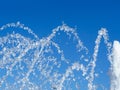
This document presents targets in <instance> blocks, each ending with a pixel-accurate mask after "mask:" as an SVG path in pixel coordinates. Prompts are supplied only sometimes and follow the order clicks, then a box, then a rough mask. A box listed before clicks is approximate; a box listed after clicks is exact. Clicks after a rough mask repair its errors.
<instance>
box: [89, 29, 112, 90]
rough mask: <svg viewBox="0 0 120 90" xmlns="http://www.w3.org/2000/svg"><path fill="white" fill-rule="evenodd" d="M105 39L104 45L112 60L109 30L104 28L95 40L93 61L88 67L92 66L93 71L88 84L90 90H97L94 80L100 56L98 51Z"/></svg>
mask: <svg viewBox="0 0 120 90" xmlns="http://www.w3.org/2000/svg"><path fill="white" fill-rule="evenodd" d="M102 37H103V38H104V43H105V44H106V46H107V50H108V58H109V60H110V57H109V55H110V51H111V47H112V44H111V43H110V42H108V41H109V38H108V34H107V30H106V29H105V28H102V29H101V30H100V31H99V32H98V36H97V38H96V40H95V47H94V53H93V60H92V61H91V62H90V64H89V65H88V66H91V71H90V75H89V83H88V89H89V90H95V86H94V85H93V80H94V73H95V71H94V70H95V67H96V61H97V56H98V51H99V45H100V42H101V38H102Z"/></svg>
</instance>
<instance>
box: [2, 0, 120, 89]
mask: <svg viewBox="0 0 120 90" xmlns="http://www.w3.org/2000/svg"><path fill="white" fill-rule="evenodd" d="M17 21H20V22H21V23H24V24H25V25H26V26H28V27H30V28H31V29H32V30H33V32H34V33H36V34H37V35H38V36H39V37H40V38H42V37H46V36H48V35H49V34H51V32H52V29H54V28H56V27H57V26H58V25H62V22H64V23H66V24H67V25H68V26H70V27H73V28H77V30H76V31H77V33H78V36H79V37H80V39H81V41H82V42H83V43H84V45H85V46H86V47H87V48H88V49H89V52H90V55H92V53H93V50H94V49H93V48H94V46H95V44H94V42H95V39H96V37H97V35H98V30H100V29H101V28H102V27H103V28H106V29H107V30H108V34H109V38H110V41H111V42H113V40H118V41H120V35H119V33H120V1H119V0H51V1H50V0H12V1H11V0H10V1H8V0H1V1H0V26H2V25H4V24H6V23H11V22H17ZM63 36H64V35H63ZM58 40H59V38H58ZM64 42H66V41H65V40H63V42H62V43H64ZM100 45H101V46H100V50H99V51H100V52H99V55H98V62H97V68H96V72H99V69H103V71H105V72H108V71H107V70H108V67H109V62H107V61H105V59H107V58H106V50H105V49H106V48H105V45H104V43H103V40H102V43H101V44H100ZM68 50H69V49H67V50H66V53H67V54H68V57H69V56H71V54H74V53H71V52H72V51H71V52H70V51H69V53H68V52H67V51H68ZM74 57H76V56H73V57H72V59H73V58H74ZM102 61H103V62H102ZM101 75H102V74H101ZM105 75H107V73H106V74H104V75H102V76H101V78H99V79H96V80H95V83H99V82H100V80H103V81H101V82H100V83H102V84H104V85H105V87H107V88H108V87H109V86H110V85H109V83H104V82H105V81H109V78H106V77H107V76H105ZM100 90H101V89H100ZM107 90H109V89H107Z"/></svg>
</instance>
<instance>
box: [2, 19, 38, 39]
mask: <svg viewBox="0 0 120 90" xmlns="http://www.w3.org/2000/svg"><path fill="white" fill-rule="evenodd" d="M10 27H14V28H21V29H23V30H27V31H28V33H30V34H31V35H33V36H34V37H35V38H36V39H39V38H38V36H37V35H36V34H35V33H34V32H33V31H32V30H31V29H30V28H29V27H27V26H25V25H24V24H21V23H20V22H19V21H18V22H17V23H8V24H6V25H3V26H2V27H1V28H0V30H1V31H2V30H4V29H6V28H10Z"/></svg>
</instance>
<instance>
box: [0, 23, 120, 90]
mask: <svg viewBox="0 0 120 90" xmlns="http://www.w3.org/2000/svg"><path fill="white" fill-rule="evenodd" d="M9 28H14V30H17V29H18V28H19V29H21V30H23V32H24V30H25V31H27V33H28V35H32V36H33V37H34V38H32V39H31V38H29V37H26V36H25V35H23V34H20V33H19V31H18V32H17V33H16V31H13V32H12V33H9V32H7V33H8V34H6V35H3V36H1V35H0V89H1V90H68V89H69V90H79V89H80V88H82V86H83V88H84V87H88V90H96V86H95V85H94V80H95V67H96V61H97V56H98V52H99V47H100V42H101V39H102V37H103V39H104V43H105V45H106V47H107V51H108V59H109V62H110V63H111V67H110V68H111V69H112V76H111V77H112V79H111V86H110V87H111V90H119V89H120V87H119V86H118V85H117V83H120V80H119V79H120V78H119V77H120V71H119V68H120V67H119V63H120V58H119V51H120V50H119V47H120V46H119V43H118V42H116V41H115V42H114V45H113V53H112V54H111V51H112V44H111V42H109V37H108V33H107V30H106V29H104V28H102V29H101V30H99V32H98V36H97V39H96V41H95V47H94V53H93V55H92V56H91V58H88V57H90V56H87V54H88V53H89V52H88V49H87V48H86V47H85V46H84V44H83V43H82V41H81V40H80V38H79V36H78V34H77V32H76V30H75V29H74V28H70V27H69V26H67V25H65V24H63V25H61V26H58V27H57V28H55V29H53V31H52V33H51V34H50V35H49V36H48V37H43V38H42V39H39V37H38V36H37V35H36V34H35V33H34V32H33V31H32V30H31V29H30V28H29V27H26V26H25V25H24V24H21V23H20V22H17V23H9V24H6V25H3V26H2V27H1V28H0V32H2V31H4V30H6V29H9ZM58 33H65V34H66V36H68V37H69V39H70V40H71V41H70V43H71V42H74V41H75V42H76V43H75V48H76V50H77V53H76V54H78V55H79V57H82V58H80V59H78V60H75V61H74V62H72V63H71V62H70V60H71V61H72V59H70V58H66V55H65V54H64V51H65V50H64V49H62V47H61V45H60V44H58V43H57V41H55V39H54V38H57V34H58ZM72 38H74V40H72ZM117 48H118V49H117ZM83 51H84V52H85V53H82V52H83ZM85 54H86V55H85ZM82 61H84V62H86V61H89V62H87V65H84V64H83V63H82ZM88 70H89V71H90V72H88ZM74 76H76V77H75V78H74ZM80 80H84V82H85V85H82V84H83V83H81V82H80ZM70 82H71V83H70ZM73 82H74V84H73ZM70 86H72V88H71V87H70ZM102 86H103V85H102Z"/></svg>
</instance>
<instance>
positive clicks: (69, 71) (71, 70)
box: [57, 63, 86, 90]
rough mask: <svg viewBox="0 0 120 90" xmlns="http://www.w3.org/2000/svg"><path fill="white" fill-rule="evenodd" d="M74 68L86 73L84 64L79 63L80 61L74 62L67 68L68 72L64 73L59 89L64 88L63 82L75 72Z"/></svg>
mask: <svg viewBox="0 0 120 90" xmlns="http://www.w3.org/2000/svg"><path fill="white" fill-rule="evenodd" d="M73 70H77V71H80V70H81V71H83V73H86V68H85V67H84V66H83V65H82V64H79V63H73V65H72V66H71V67H68V69H67V70H66V73H65V74H64V75H63V77H62V78H61V80H60V84H59V86H58V88H57V90H62V88H63V83H64V81H65V79H66V78H67V77H69V75H70V74H72V73H73Z"/></svg>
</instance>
